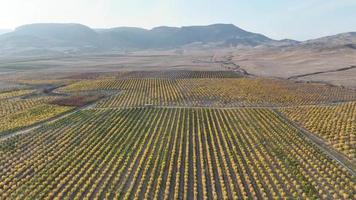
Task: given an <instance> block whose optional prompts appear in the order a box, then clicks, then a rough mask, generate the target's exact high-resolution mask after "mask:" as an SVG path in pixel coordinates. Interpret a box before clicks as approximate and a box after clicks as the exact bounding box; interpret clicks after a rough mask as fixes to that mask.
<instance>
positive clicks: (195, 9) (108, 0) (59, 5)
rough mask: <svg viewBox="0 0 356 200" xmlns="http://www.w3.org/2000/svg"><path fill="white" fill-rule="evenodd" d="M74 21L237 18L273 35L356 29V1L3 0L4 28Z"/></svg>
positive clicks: (104, 23)
mask: <svg viewBox="0 0 356 200" xmlns="http://www.w3.org/2000/svg"><path fill="white" fill-rule="evenodd" d="M38 22H75V23H82V24H85V25H88V26H90V27H94V28H104V27H116V26H139V27H145V28H151V27H154V26H160V25H168V26H184V25H198V24H199V25H206V24H212V23H233V24H235V25H237V26H239V27H241V28H243V29H246V30H248V31H253V32H258V33H262V34H265V35H267V36H269V37H272V38H275V39H282V38H291V39H299V40H304V39H311V38H316V37H320V36H325V35H331V34H336V33H340V32H349V31H356V0H0V28H10V29H13V28H15V27H17V26H19V25H23V24H29V23H38Z"/></svg>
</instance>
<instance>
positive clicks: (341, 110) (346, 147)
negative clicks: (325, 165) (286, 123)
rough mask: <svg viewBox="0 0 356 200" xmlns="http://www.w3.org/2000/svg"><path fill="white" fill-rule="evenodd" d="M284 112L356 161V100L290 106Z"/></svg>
mask: <svg viewBox="0 0 356 200" xmlns="http://www.w3.org/2000/svg"><path fill="white" fill-rule="evenodd" d="M282 112H283V113H285V114H286V115H287V116H288V117H290V118H291V119H292V120H294V121H296V122H298V123H300V124H301V125H302V126H304V127H305V128H307V129H308V130H309V131H311V132H313V133H315V134H317V135H318V136H320V137H321V138H324V139H325V140H326V142H327V143H328V144H329V145H331V146H332V147H334V148H335V149H337V150H338V151H340V152H342V153H344V154H345V155H346V156H347V157H348V158H350V159H351V160H353V161H356V102H351V103H344V104H340V105H337V106H312V107H298V108H288V109H282Z"/></svg>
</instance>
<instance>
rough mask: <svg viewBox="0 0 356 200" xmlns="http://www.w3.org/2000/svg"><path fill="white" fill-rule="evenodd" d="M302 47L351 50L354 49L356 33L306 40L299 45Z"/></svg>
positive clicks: (355, 46)
mask: <svg viewBox="0 0 356 200" xmlns="http://www.w3.org/2000/svg"><path fill="white" fill-rule="evenodd" d="M300 45H301V46H303V47H308V48H317V49H330V48H333V49H335V48H352V49H356V32H349V33H340V34H337V35H332V36H327V37H322V38H318V39H314V40H307V41H305V42H303V43H301V44H300Z"/></svg>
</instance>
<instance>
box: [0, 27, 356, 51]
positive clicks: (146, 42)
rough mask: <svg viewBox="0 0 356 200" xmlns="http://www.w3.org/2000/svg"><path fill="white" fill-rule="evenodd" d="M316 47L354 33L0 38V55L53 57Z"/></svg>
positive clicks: (344, 41) (95, 33)
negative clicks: (291, 37)
mask: <svg viewBox="0 0 356 200" xmlns="http://www.w3.org/2000/svg"><path fill="white" fill-rule="evenodd" d="M192 44H193V45H194V47H199V46H205V47H206V46H208V47H211V48H214V47H231V46H249V47H256V46H273V47H278V48H282V47H295V46H302V47H308V48H309V47H312V48H314V47H318V46H321V47H322V46H330V45H331V44H332V45H346V46H345V47H350V48H353V47H354V46H353V45H354V44H355V33H345V34H340V35H336V36H331V37H325V38H320V39H317V40H310V41H306V42H298V41H294V40H288V39H286V40H279V41H277V40H273V39H270V38H268V37H266V36H264V35H262V34H258V33H252V32H248V31H245V30H243V29H240V28H238V27H237V26H235V25H233V24H213V25H208V26H184V27H180V28H178V27H167V26H161V27H156V28H153V29H151V30H147V29H142V28H135V27H118V28H111V29H91V28H89V27H87V26H84V25H81V24H30V25H24V26H21V27H18V28H17V29H15V30H14V31H13V32H9V33H5V34H2V35H0V55H2V56H6V55H53V54H61V55H62V54H75V53H85V52H99V51H100V52H103V51H112V50H137V49H169V48H177V47H184V46H191V45H192Z"/></svg>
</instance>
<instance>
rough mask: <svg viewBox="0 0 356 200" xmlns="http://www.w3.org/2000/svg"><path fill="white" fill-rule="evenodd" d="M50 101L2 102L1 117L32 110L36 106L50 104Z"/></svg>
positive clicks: (37, 99) (42, 99)
mask: <svg viewBox="0 0 356 200" xmlns="http://www.w3.org/2000/svg"><path fill="white" fill-rule="evenodd" d="M49 100H50V98H31V99H7V100H0V117H3V116H5V115H10V114H13V113H16V112H19V111H22V110H26V109H29V108H32V107H34V106H37V105H40V104H43V103H45V102H48V101H49Z"/></svg>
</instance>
